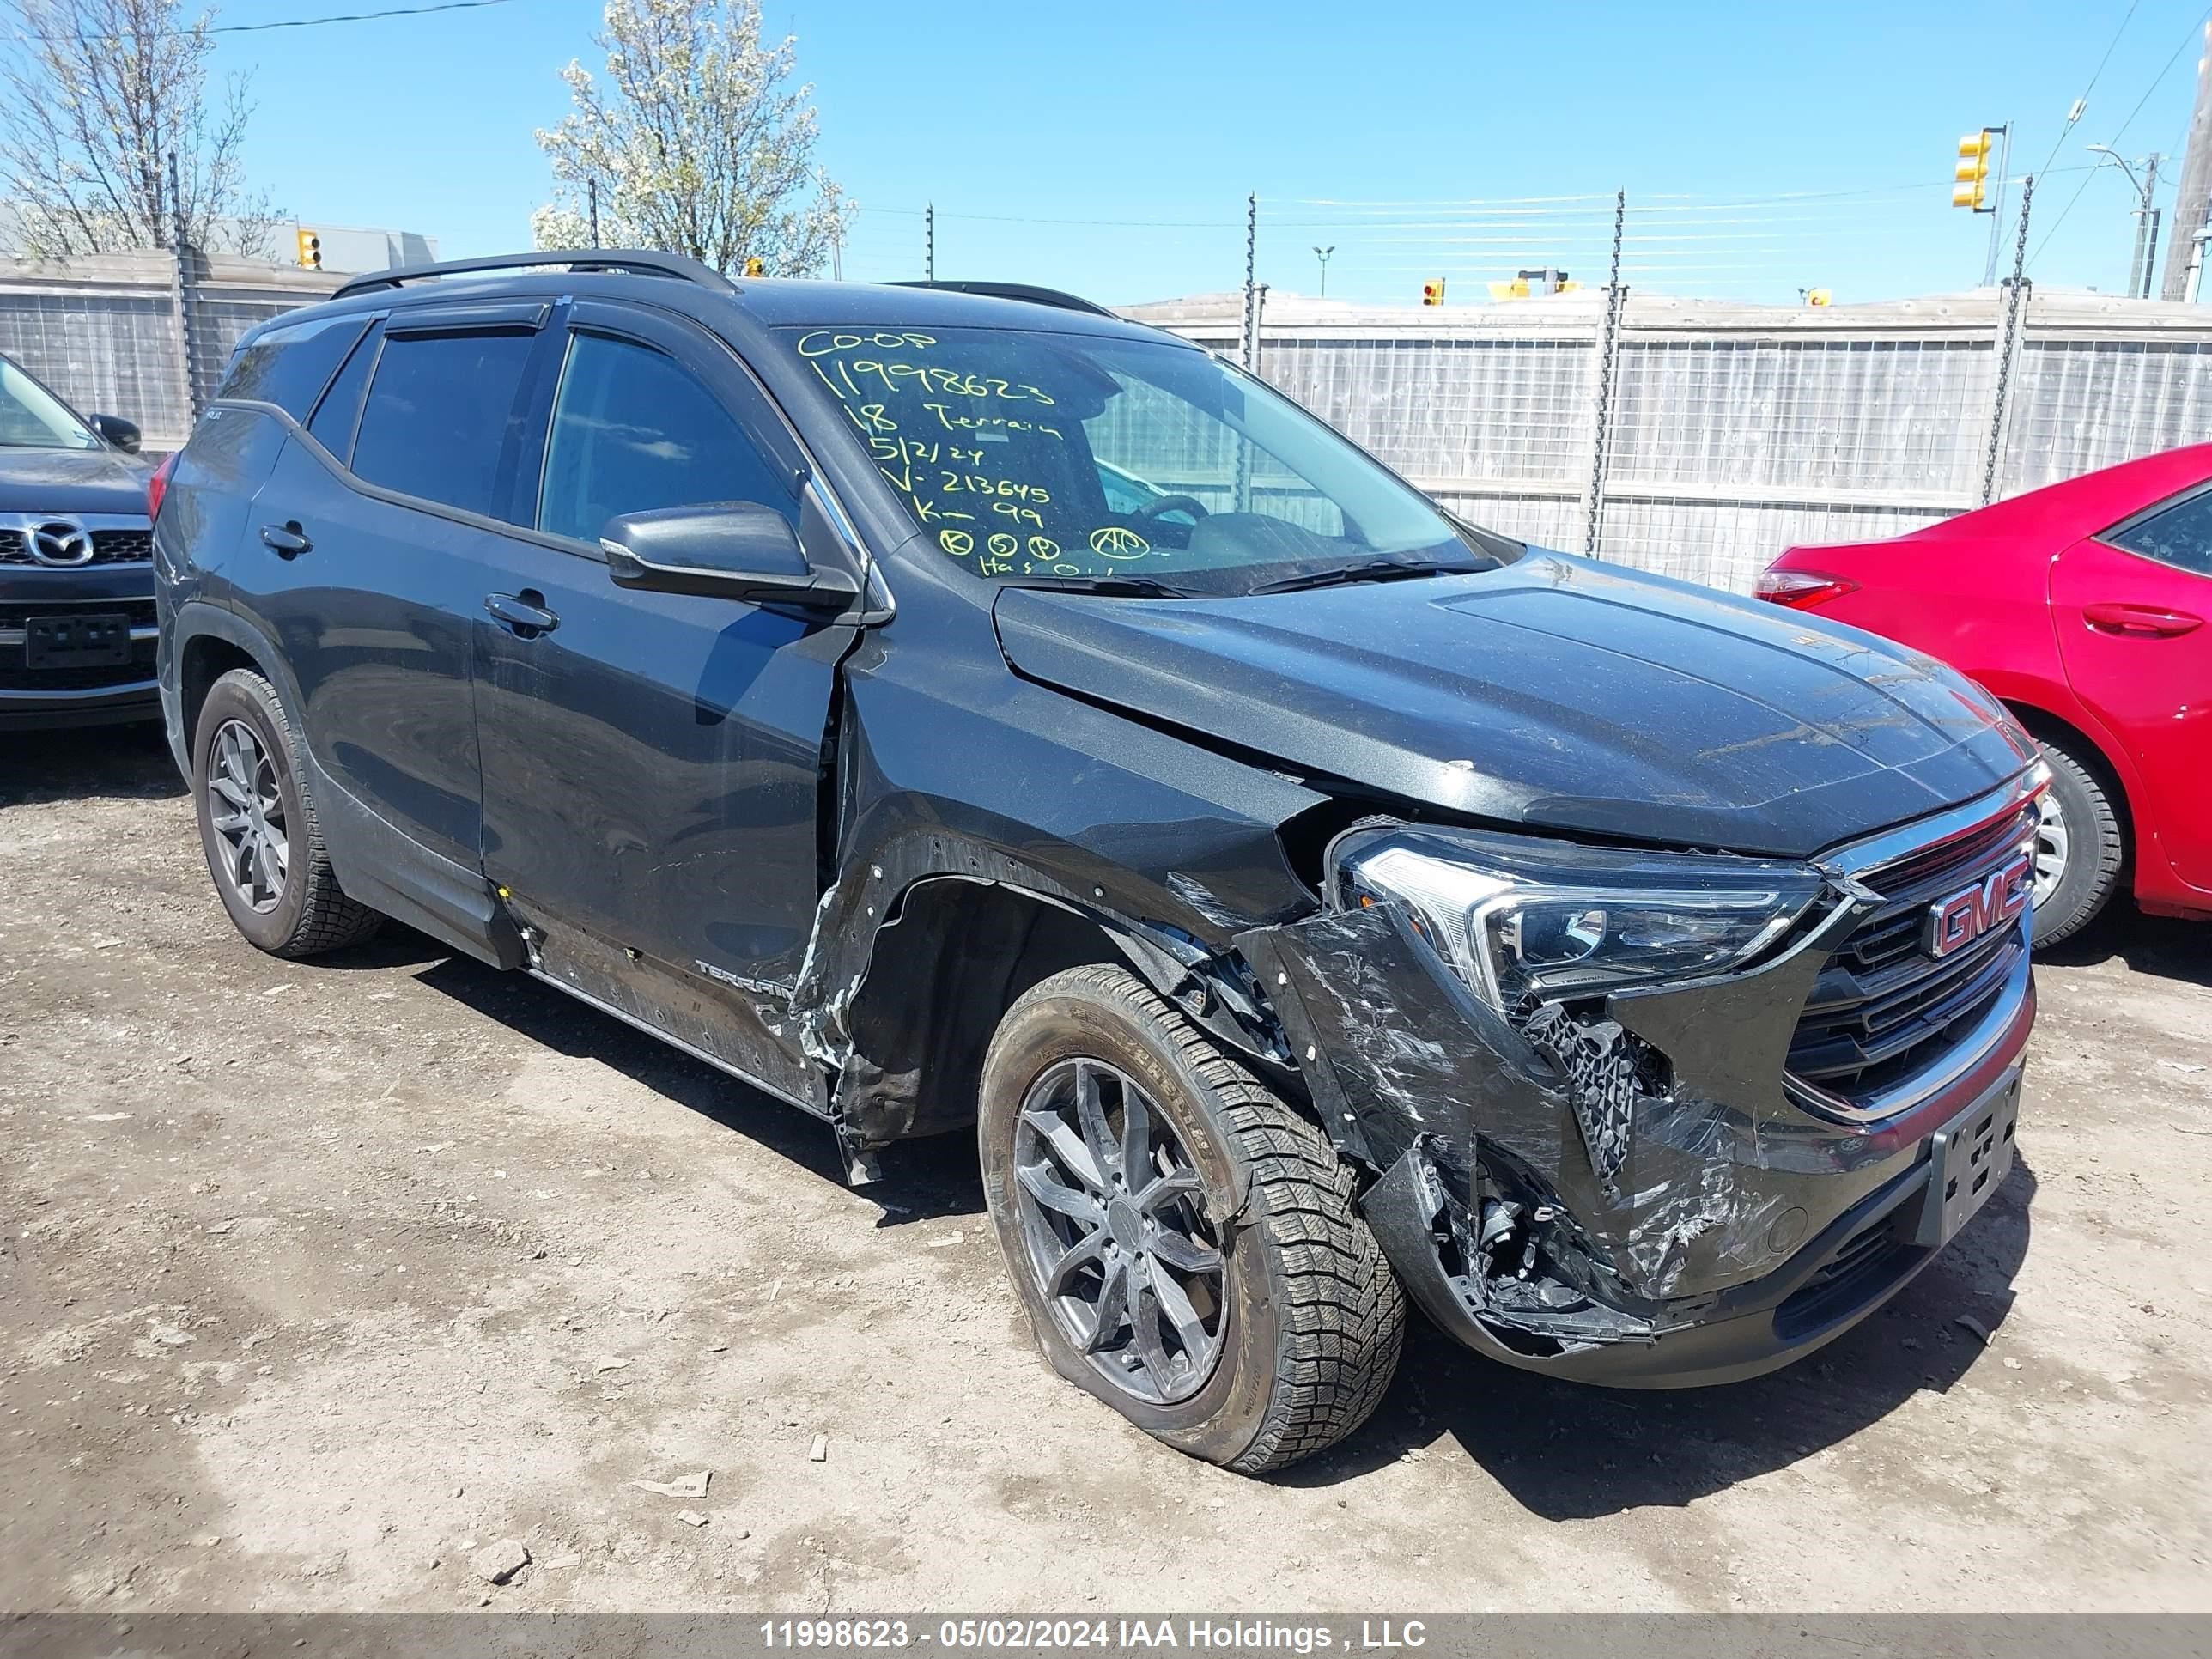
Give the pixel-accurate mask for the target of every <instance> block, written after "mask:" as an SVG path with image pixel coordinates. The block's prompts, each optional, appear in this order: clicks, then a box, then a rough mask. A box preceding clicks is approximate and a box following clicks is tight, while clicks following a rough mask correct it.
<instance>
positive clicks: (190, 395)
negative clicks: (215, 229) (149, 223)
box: [0, 251, 345, 452]
mask: <svg viewBox="0 0 2212 1659" xmlns="http://www.w3.org/2000/svg"><path fill="white" fill-rule="evenodd" d="M344 280H345V278H344V277H343V276H339V275H337V274H335V273H330V274H325V273H324V272H321V271H314V270H296V269H294V268H292V267H289V266H284V265H271V264H263V263H261V262H260V261H258V260H249V259H233V258H223V257H221V256H216V257H212V258H210V257H209V256H205V255H201V254H197V253H191V252H187V253H185V255H184V256H183V257H182V258H178V257H177V256H175V255H173V254H171V253H168V252H160V251H151V252H140V253H111V254H100V255H96V256H89V257H87V258H80V259H75V260H71V261H70V262H69V263H68V264H37V263H28V262H24V261H20V260H0V352H5V353H6V354H7V355H8V356H10V357H12V358H14V359H15V361H16V362H19V363H21V364H22V365H23V367H24V368H27V369H28V370H30V372H31V373H32V374H35V375H36V376H38V378H39V379H40V380H43V381H45V382H46V385H48V386H52V387H53V388H54V390H55V391H57V392H60V393H61V394H62V396H63V397H64V398H68V399H69V401H70V403H72V404H75V405H76V407H77V408H78V409H80V410H84V411H86V412H87V413H90V412H92V411H94V410H98V411H100V413H102V414H107V415H120V416H123V417H124V418H125V420H130V421H135V422H137V423H138V426H139V428H140V429H141V430H142V431H143V433H144V435H145V445H146V448H147V449H148V450H149V451H150V452H161V451H167V450H170V449H174V448H176V447H178V446H179V445H180V444H182V443H183V442H184V441H185V436H186V435H188V434H189V433H190V432H191V425H192V418H193V416H194V415H195V413H196V412H197V410H198V409H199V407H200V405H201V404H204V403H205V402H206V401H207V399H208V398H210V397H211V396H212V395H213V394H214V392H215V389H216V385H217V384H218V383H219V382H220V381H221V380H222V372H223V368H224V366H225V365H226V364H228V362H229V361H230V353H231V348H232V347H234V345H236V344H237V343H238V338H239V337H240V335H241V334H243V333H245V332H246V330H247V329H249V328H251V327H252V326H253V325H255V324H257V323H259V322H263V321H264V320H266V319H269V318H270V317H274V316H276V315H278V314H280V313H283V312H287V311H290V310H292V309H294V308H295V307H299V306H303V305H309V304H312V303H313V302H314V301H317V300H320V299H323V298H325V297H327V296H328V295H330V294H331V292H333V291H334V290H335V289H337V287H338V285H339V284H340V283H343V281H344Z"/></svg>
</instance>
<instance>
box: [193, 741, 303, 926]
mask: <svg viewBox="0 0 2212 1659" xmlns="http://www.w3.org/2000/svg"><path fill="white" fill-rule="evenodd" d="M207 793H208V822H209V823H210V826H211V827H212V828H213V829H214V830H215V833H216V840H217V841H218V842H220V843H221V848H222V873H223V878H224V879H225V880H226V881H228V883H229V884H230V887H231V890H232V891H233V892H234V893H236V894H237V895H238V896H239V897H240V899H241V900H242V901H244V902H245V903H246V906H247V907H248V908H251V909H253V910H257V911H269V910H273V909H275V908H276V905H277V902H278V901H279V900H281V899H282V898H283V896H284V878H285V872H286V871H287V870H288V869H289V866H290V863H291V851H292V843H291V839H290V837H289V835H288V834H287V833H286V828H285V823H284V793H283V789H281V788H280V787H278V785H277V781H276V763H275V762H274V761H272V760H271V759H270V755H269V751H268V750H267V749H266V748H265V747H264V745H263V744H262V741H261V738H260V736H259V734H258V733H257V732H255V731H254V730H253V728H252V726H248V725H247V724H246V722H245V721H243V720H225V721H224V722H223V723H222V726H221V727H220V728H219V729H218V730H217V731H216V734H215V743H214V744H213V746H212V747H211V748H210V750H209V751H208V780H207Z"/></svg>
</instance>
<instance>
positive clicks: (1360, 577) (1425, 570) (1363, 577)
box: [1252, 559, 1489, 593]
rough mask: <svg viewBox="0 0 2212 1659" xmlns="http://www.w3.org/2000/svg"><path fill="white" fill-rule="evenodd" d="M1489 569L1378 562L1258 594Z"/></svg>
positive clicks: (1296, 579) (1270, 585) (1275, 585)
mask: <svg viewBox="0 0 2212 1659" xmlns="http://www.w3.org/2000/svg"><path fill="white" fill-rule="evenodd" d="M1487 568H1489V567H1488V566H1486V565H1480V564H1464V563H1459V562H1449V563H1448V562H1443V561H1441V560H1437V559H1376V560H1374V561H1373V562H1370V563H1367V564H1346V565H1338V566H1336V567H1335V568H1333V569H1328V570H1309V571H1307V572H1306V573H1305V574H1304V575H1302V576H1285V577H1284V578H1283V579H1282V580H1279V581H1272V582H1261V584H1260V585H1259V586H1257V587H1255V588H1254V589H1252V592H1255V593H1295V592H1300V591H1301V590H1303V589H1305V588H1309V587H1338V586H1343V585H1344V584H1345V583H1347V582H1395V581H1402V580H1405V579H1406V578H1407V577H1409V576H1469V575H1473V574H1474V573H1475V572H1477V571H1479V570H1484V569H1487Z"/></svg>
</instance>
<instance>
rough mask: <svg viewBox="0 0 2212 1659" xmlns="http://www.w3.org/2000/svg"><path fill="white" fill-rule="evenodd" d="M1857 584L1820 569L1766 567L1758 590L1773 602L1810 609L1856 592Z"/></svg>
mask: <svg viewBox="0 0 2212 1659" xmlns="http://www.w3.org/2000/svg"><path fill="white" fill-rule="evenodd" d="M1858 586H1859V585H1858V584H1857V582H1855V581H1848V580H1844V578H1843V577H1841V576H1830V575H1825V574H1822V573H1821V572H1820V571H1818V570H1765V571H1761V572H1760V573H1759V586H1758V588H1757V590H1756V592H1758V594H1759V598H1760V599H1765V600H1766V601H1767V602H1768V603H1769V604H1771V605H1788V606H1790V608H1791V609H1792V610H1794V611H1809V610H1811V609H1812V608H1813V607H1814V605H1826V604H1827V602H1828V601H1829V600H1831V599H1841V598H1843V597H1844V594H1846V593H1855V592H1857V591H1858Z"/></svg>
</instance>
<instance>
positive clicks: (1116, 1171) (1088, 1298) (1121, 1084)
mask: <svg viewBox="0 0 2212 1659" xmlns="http://www.w3.org/2000/svg"><path fill="white" fill-rule="evenodd" d="M1014 1179H1015V1186H1016V1189H1017V1196H1016V1203H1017V1207H1018V1211H1019V1213H1020V1218H1021V1231H1022V1237H1023V1239H1024V1243H1026V1244H1027V1246H1028V1253H1029V1265H1030V1271H1031V1272H1032V1273H1034V1274H1035V1276H1036V1284H1037V1285H1038V1287H1039V1289H1040V1290H1041V1291H1042V1300H1043V1301H1044V1303H1045V1304H1046V1305H1047V1306H1048V1307H1049V1308H1051V1309H1052V1310H1053V1316H1054V1318H1055V1319H1056V1320H1057V1321H1058V1322H1059V1323H1060V1328H1061V1329H1062V1331H1063V1332H1064V1333H1065V1334H1066V1336H1067V1337H1068V1339H1069V1340H1070V1341H1071V1342H1073V1344H1074V1346H1075V1347H1076V1348H1077V1349H1078V1350H1079V1352H1082V1353H1083V1354H1084V1355H1085V1357H1086V1358H1088V1359H1089V1360H1090V1362H1091V1364H1092V1365H1093V1366H1095V1367H1096V1368H1097V1370H1099V1371H1100V1372H1101V1373H1102V1374H1103V1376H1106V1377H1107V1378H1108V1379H1109V1381H1110V1382H1112V1383H1114V1384H1115V1387H1117V1388H1118V1389H1121V1390H1122V1391H1124V1392H1126V1393H1127V1394H1129V1395H1132V1396H1133V1397H1134V1398H1136V1399H1138V1400H1139V1401H1145V1402H1146V1403H1148V1404H1152V1405H1160V1406H1166V1405H1173V1404H1175V1403H1176V1401H1182V1400H1187V1399H1188V1398H1189V1397H1190V1396H1191V1395H1194V1394H1196V1393H1197V1392H1198V1391H1199V1390H1200V1389H1202V1388H1204V1387H1205V1386H1206V1379H1207V1378H1208V1377H1209V1376H1212V1373H1213V1369H1214V1364H1215V1362H1216V1360H1217V1359H1218V1358H1219V1357H1220V1353H1221V1348H1222V1340H1223V1338H1224V1336H1225V1334H1226V1332H1227V1329H1228V1315H1229V1309H1228V1291H1227V1279H1226V1275H1225V1263H1224V1261H1223V1257H1222V1254H1221V1244H1220V1238H1219V1237H1218V1233H1217V1232H1216V1231H1215V1229H1214V1226H1213V1224H1212V1222H1210V1221H1209V1220H1208V1219H1207V1218H1206V1194H1205V1189H1204V1188H1203V1186H1202V1184H1201V1183H1200V1180H1199V1175H1198V1171H1197V1170H1196V1169H1195V1168H1194V1166H1193V1165H1192V1163H1191V1160H1190V1154H1189V1151H1188V1148H1186V1147H1185V1146H1184V1145H1183V1142H1182V1137H1181V1136H1180V1135H1179V1134H1178V1133H1176V1128H1175V1126H1174V1124H1173V1123H1172V1122H1170V1121H1169V1119H1168V1118H1167V1116H1166V1115H1165V1114H1164V1113H1163V1112H1162V1111H1161V1110H1160V1109H1159V1107H1158V1105H1157V1104H1156V1103H1154V1102H1153V1100H1152V1097H1150V1096H1149V1095H1147V1094H1146V1092H1145V1091H1144V1089H1143V1088H1142V1087H1141V1086H1140V1085H1139V1084H1138V1083H1137V1082H1136V1081H1135V1079H1133V1078H1131V1077H1130V1076H1129V1075H1128V1073H1126V1072H1123V1071H1121V1070H1120V1069H1119V1068H1118V1067H1116V1066H1109V1065H1108V1064H1107V1063H1106V1062H1104V1061H1103V1060H1084V1059H1076V1060H1061V1061H1060V1062H1059V1063H1058V1064H1057V1065H1055V1066H1051V1067H1050V1068H1048V1070H1047V1071H1046V1072H1045V1073H1043V1074H1042V1076H1040V1077H1039V1078H1038V1079H1037V1080H1036V1082H1035V1083H1034V1084H1032V1085H1030V1091H1029V1094H1028V1096H1027V1097H1026V1098H1024V1101H1023V1102H1022V1113H1021V1119H1020V1121H1019V1123H1018V1126H1017V1127H1016V1129H1015V1135H1014Z"/></svg>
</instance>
